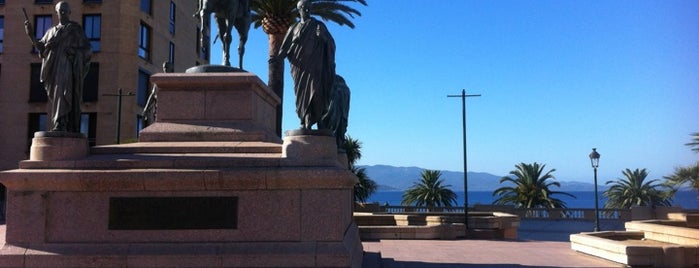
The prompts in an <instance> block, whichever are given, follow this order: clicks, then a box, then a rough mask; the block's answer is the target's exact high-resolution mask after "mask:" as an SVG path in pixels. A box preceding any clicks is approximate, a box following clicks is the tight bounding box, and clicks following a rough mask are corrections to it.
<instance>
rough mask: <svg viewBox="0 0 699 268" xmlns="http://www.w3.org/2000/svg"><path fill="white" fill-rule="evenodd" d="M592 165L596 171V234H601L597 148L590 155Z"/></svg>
mask: <svg viewBox="0 0 699 268" xmlns="http://www.w3.org/2000/svg"><path fill="white" fill-rule="evenodd" d="M590 163H591V164H592V169H593V170H594V171H595V232H599V205H598V202H597V167H599V153H598V152H597V148H592V152H591V153H590Z"/></svg>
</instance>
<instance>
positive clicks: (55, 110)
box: [24, 1, 92, 132]
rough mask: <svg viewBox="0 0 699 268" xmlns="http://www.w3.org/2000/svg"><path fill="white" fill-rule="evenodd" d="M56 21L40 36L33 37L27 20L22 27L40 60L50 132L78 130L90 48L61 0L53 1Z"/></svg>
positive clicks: (68, 7)
mask: <svg viewBox="0 0 699 268" xmlns="http://www.w3.org/2000/svg"><path fill="white" fill-rule="evenodd" d="M56 13H57V14H58V24H56V25H55V26H53V27H51V28H50V29H49V30H48V31H46V33H45V34H44V37H43V38H41V39H40V40H35V39H34V38H33V37H32V36H31V34H33V32H34V31H33V29H32V26H31V24H30V23H29V20H26V21H25V22H24V25H25V30H26V32H27V34H29V35H30V38H31V39H32V43H33V44H34V46H35V47H36V49H37V50H38V52H39V57H41V59H42V64H41V76H40V78H41V81H42V82H43V83H44V88H45V89H46V93H47V95H48V99H49V105H50V108H49V113H48V116H49V119H50V121H51V122H52V124H53V128H52V130H51V131H66V132H80V115H81V114H80V104H81V101H82V95H83V94H82V92H83V80H84V78H85V76H86V75H87V71H88V70H89V67H90V58H91V56H92V48H91V46H90V41H89V40H88V39H87V37H86V36H85V32H84V31H83V28H82V27H81V26H80V25H79V24H78V23H76V22H74V21H70V20H69V16H70V6H69V5H68V3H66V2H64V1H61V2H58V4H56Z"/></svg>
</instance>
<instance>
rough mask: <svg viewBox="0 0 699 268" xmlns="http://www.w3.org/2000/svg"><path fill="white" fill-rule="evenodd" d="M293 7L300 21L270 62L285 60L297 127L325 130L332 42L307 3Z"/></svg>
mask: <svg viewBox="0 0 699 268" xmlns="http://www.w3.org/2000/svg"><path fill="white" fill-rule="evenodd" d="M297 8H298V11H299V15H300V17H301V19H300V21H299V22H296V23H294V24H293V25H292V26H291V27H290V28H289V30H288V31H287V33H286V36H285V37H284V41H283V43H282V46H281V49H280V50H279V54H278V55H277V56H276V57H274V58H272V59H270V60H272V61H276V60H280V59H283V58H287V59H288V60H289V64H290V65H291V76H292V78H293V79H294V93H295V95H296V113H297V114H298V116H299V119H300V120H301V128H302V129H311V127H312V126H313V125H314V124H317V127H318V129H329V126H326V125H325V124H324V122H322V120H321V119H322V118H323V116H324V115H325V114H326V113H327V111H328V106H329V103H330V98H331V96H332V88H333V81H334V79H335V41H334V39H333V37H332V36H331V35H330V32H328V29H327V28H326V27H325V24H323V23H322V22H320V21H319V20H316V19H314V18H313V17H311V15H310V10H309V2H308V1H307V0H300V1H299V2H298V4H297Z"/></svg>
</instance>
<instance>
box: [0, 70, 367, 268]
mask: <svg viewBox="0 0 699 268" xmlns="http://www.w3.org/2000/svg"><path fill="white" fill-rule="evenodd" d="M212 76H213V77H212ZM207 79H208V80H210V81H213V82H210V83H204V82H203V80H207ZM257 80H259V79H257ZM257 80H255V79H251V78H250V75H249V74H239V73H236V74H191V75H189V74H187V75H184V74H175V75H162V76H158V75H156V76H154V81H155V84H156V85H157V86H158V87H159V88H160V89H161V91H160V92H159V97H158V101H159V103H158V118H157V121H156V124H155V125H154V126H151V127H148V128H147V129H146V130H144V132H142V135H143V134H145V137H143V136H142V137H141V141H140V142H138V143H131V144H120V145H106V146H97V147H93V148H91V149H90V153H89V154H86V155H85V156H84V157H77V156H76V155H74V154H64V155H59V156H57V157H46V156H40V155H34V154H35V152H39V154H43V155H49V154H48V153H46V152H47V151H49V152H50V151H52V150H53V149H45V148H44V149H39V148H43V147H41V146H42V144H52V145H53V144H56V143H60V142H58V140H54V139H57V138H54V137H52V138H50V139H49V140H48V141H45V140H43V139H44V138H35V145H36V146H37V149H36V150H34V149H32V156H31V157H30V160H25V161H22V162H20V164H19V169H15V170H9V171H3V172H0V182H2V183H3V184H4V185H5V186H6V187H7V189H8V196H7V217H6V234H5V238H6V241H5V242H6V243H5V244H4V245H3V247H2V249H0V267H361V263H362V258H363V256H362V255H363V254H362V244H361V241H360V239H359V232H358V228H357V226H356V224H354V222H353V219H352V211H353V203H354V202H353V193H354V192H353V187H354V185H355V184H356V182H357V177H356V176H355V175H354V174H353V173H352V172H350V171H349V170H348V169H347V167H346V164H344V163H341V162H340V161H339V160H338V156H337V151H336V148H334V147H335V141H334V139H333V138H332V137H329V136H324V135H320V136H319V135H295V136H289V137H286V138H285V139H284V141H283V143H282V142H281V141H277V140H278V139H279V138H278V137H273V136H270V135H271V134H269V133H271V131H270V129H271V127H272V126H273V125H274V124H273V122H267V119H266V117H265V116H264V115H266V114H268V113H269V111H270V110H271V107H275V106H276V103H275V101H277V102H278V98H277V99H275V98H272V97H270V96H267V95H269V94H268V90H266V88H265V87H264V85H263V84H262V85H259V84H261V82H260V83H258V82H257ZM178 81H180V82H182V83H177V82H178ZM183 85H189V86H192V85H199V86H201V87H196V88H191V87H187V86H185V87H182V86H183ZM241 87H247V88H241ZM163 89H164V90H163ZM249 101H252V102H255V104H245V103H247V102H249ZM178 103H179V104H180V105H177V104H178ZM181 103H201V104H203V106H202V107H195V108H192V107H189V106H182V105H181ZM231 103H233V104H235V103H242V104H244V105H246V106H245V107H237V108H235V109H233V110H235V111H230V110H220V109H224V108H226V107H227V106H228V105H230V104H231ZM173 105H175V107H184V108H183V109H175V108H173ZM233 107H236V106H233ZM161 112H162V114H161ZM191 112H195V113H191ZM269 120H271V121H274V116H271V117H269ZM167 126H175V127H173V128H169V127H167ZM207 128H208V129H216V128H220V132H225V133H227V134H231V133H232V135H218V134H216V133H218V132H217V131H218V130H214V131H206V129H207ZM258 134H259V135H261V136H255V135H258ZM302 134H303V133H302ZM254 137H257V138H254ZM60 139H65V138H60ZM251 139H252V140H251ZM254 139H257V140H254ZM61 141H62V140H61ZM71 141H72V140H71ZM62 142H64V141H62ZM61 144H64V143H61ZM44 147H47V146H44ZM51 148H53V147H51ZM58 148H63V149H66V148H67V147H66V146H63V147H61V146H59V147H58Z"/></svg>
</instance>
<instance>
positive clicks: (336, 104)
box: [322, 75, 350, 149]
mask: <svg viewBox="0 0 699 268" xmlns="http://www.w3.org/2000/svg"><path fill="white" fill-rule="evenodd" d="M349 108H350V89H349V87H348V86H347V82H345V79H344V78H342V76H340V75H335V81H334V82H333V89H332V93H331V97H330V105H328V112H327V113H326V114H325V117H323V119H322V122H323V124H324V125H325V126H327V127H328V129H330V130H332V131H333V135H335V142H336V143H337V148H338V149H342V145H343V143H344V142H345V133H347V122H348V121H349Z"/></svg>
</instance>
